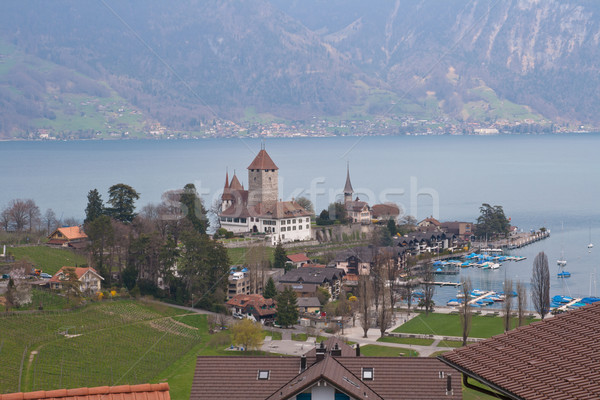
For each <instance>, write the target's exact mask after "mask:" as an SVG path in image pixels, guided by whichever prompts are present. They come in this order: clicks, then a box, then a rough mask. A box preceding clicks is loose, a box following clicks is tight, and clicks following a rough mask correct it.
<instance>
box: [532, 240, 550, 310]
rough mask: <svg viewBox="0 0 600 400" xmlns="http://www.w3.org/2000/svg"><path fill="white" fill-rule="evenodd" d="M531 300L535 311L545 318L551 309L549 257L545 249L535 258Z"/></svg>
mask: <svg viewBox="0 0 600 400" xmlns="http://www.w3.org/2000/svg"><path fill="white" fill-rule="evenodd" d="M531 300H532V301H533V307H534V308H535V311H536V312H537V313H538V314H540V316H541V318H542V320H543V319H544V317H545V316H546V314H548V311H550V270H549V269H548V257H547V256H546V254H545V253H544V252H543V251H541V252H539V253H538V255H537V256H535V259H534V260H533V272H532V275H531Z"/></svg>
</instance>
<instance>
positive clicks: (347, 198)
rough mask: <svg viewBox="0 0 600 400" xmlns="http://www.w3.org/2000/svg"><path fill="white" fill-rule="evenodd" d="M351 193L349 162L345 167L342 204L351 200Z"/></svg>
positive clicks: (352, 191) (352, 190)
mask: <svg viewBox="0 0 600 400" xmlns="http://www.w3.org/2000/svg"><path fill="white" fill-rule="evenodd" d="M353 193H354V189H352V183H350V163H348V164H347V167H346V185H345V186H344V204H348V203H349V202H351V201H352V194H353Z"/></svg>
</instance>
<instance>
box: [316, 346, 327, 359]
mask: <svg viewBox="0 0 600 400" xmlns="http://www.w3.org/2000/svg"><path fill="white" fill-rule="evenodd" d="M326 351H327V348H326V347H325V343H323V342H321V344H320V345H319V347H317V362H319V361H323V359H324V358H325V352H326Z"/></svg>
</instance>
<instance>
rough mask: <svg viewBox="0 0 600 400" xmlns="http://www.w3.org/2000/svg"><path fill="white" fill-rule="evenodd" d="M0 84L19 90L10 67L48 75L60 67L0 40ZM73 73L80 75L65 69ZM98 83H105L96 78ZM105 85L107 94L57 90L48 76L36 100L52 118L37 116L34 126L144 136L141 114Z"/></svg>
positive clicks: (53, 131)
mask: <svg viewBox="0 0 600 400" xmlns="http://www.w3.org/2000/svg"><path fill="white" fill-rule="evenodd" d="M0 55H2V56H3V57H2V59H1V62H0V85H3V86H6V87H7V88H9V89H10V90H12V91H14V92H15V93H21V91H20V89H19V88H17V87H14V86H13V85H12V84H11V82H10V79H7V76H8V74H9V73H11V72H13V68H15V67H18V68H25V69H26V70H27V69H31V70H35V71H37V72H39V73H43V74H49V76H51V75H52V73H53V72H56V71H59V70H64V68H62V67H59V66H58V65H56V64H54V63H52V62H49V61H46V60H43V59H40V58H37V57H35V56H31V55H28V54H25V53H23V52H21V51H18V50H16V49H15V48H14V46H12V45H10V44H8V43H6V42H4V41H2V40H0ZM69 73H71V74H73V76H82V75H81V74H79V73H77V72H75V71H69ZM99 83H100V84H101V85H103V86H105V87H106V88H108V86H107V85H106V84H105V83H103V82H99ZM108 89H109V92H110V95H109V96H108V97H97V96H93V95H86V94H81V93H69V92H60V91H59V89H58V88H57V85H55V84H54V83H53V82H52V81H51V80H49V81H48V82H47V85H46V89H45V93H44V94H43V95H42V96H41V98H40V101H41V102H42V103H43V104H45V109H46V110H47V111H52V112H54V113H55V115H56V118H55V119H49V118H37V119H34V120H32V121H31V122H32V125H33V126H34V127H36V128H44V129H49V130H50V133H56V132H76V131H78V130H83V131H85V130H93V131H94V132H99V133H100V134H99V135H95V136H94V137H96V138H110V137H111V136H110V133H111V132H117V133H119V134H121V133H124V132H129V135H128V136H127V137H145V134H144V131H145V128H144V125H145V122H146V119H145V117H144V116H143V114H142V113H141V112H140V111H139V110H137V109H136V108H135V107H133V106H132V105H131V104H129V102H128V101H127V100H125V99H124V98H122V97H121V96H119V95H118V94H117V93H116V92H115V91H114V90H112V89H110V88H108Z"/></svg>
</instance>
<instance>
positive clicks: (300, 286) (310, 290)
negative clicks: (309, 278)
mask: <svg viewBox="0 0 600 400" xmlns="http://www.w3.org/2000/svg"><path fill="white" fill-rule="evenodd" d="M287 288H290V289H292V291H294V293H296V297H298V298H301V297H316V296H317V289H319V285H317V284H315V283H278V284H277V291H278V292H283V291H284V290H285V289H287Z"/></svg>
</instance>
